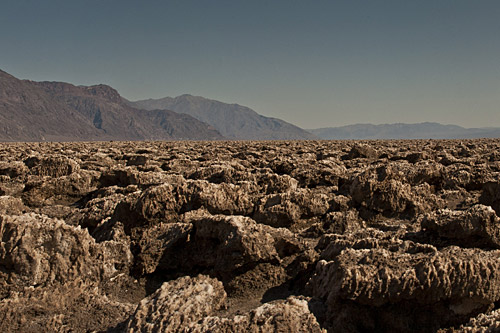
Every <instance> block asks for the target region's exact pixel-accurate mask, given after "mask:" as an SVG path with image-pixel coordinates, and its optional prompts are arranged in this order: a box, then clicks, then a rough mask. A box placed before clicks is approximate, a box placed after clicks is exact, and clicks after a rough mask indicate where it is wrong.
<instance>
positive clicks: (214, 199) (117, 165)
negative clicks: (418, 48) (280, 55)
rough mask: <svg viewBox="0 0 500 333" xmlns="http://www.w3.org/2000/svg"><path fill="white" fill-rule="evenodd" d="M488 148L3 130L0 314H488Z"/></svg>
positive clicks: (266, 319)
mask: <svg viewBox="0 0 500 333" xmlns="http://www.w3.org/2000/svg"><path fill="white" fill-rule="evenodd" d="M499 150H500V140H498V139H489V140H462V141H456V140H455V141H454V140H419V141H396V140H393V141H363V142H350V141H341V142H340V141H302V142H299V141H289V142H285V141H281V142H280V141H275V142H250V141H241V142H93V143H56V142H53V143H23V144H16V143H9V144H3V145H2V146H1V147H0V330H1V331H23V332H44V331H45V332H52V331H61V332H88V331H98V332H104V331H111V332H124V331H128V332H153V331H162V330H163V331H179V332H248V331H251V332H321V331H324V330H326V331H330V332H359V331H378V332H394V331H398V332H436V331H438V330H443V331H450V332H451V331H453V330H459V331H471V332H472V331H495V330H496V329H497V328H498V306H499V304H500V274H499V272H500V267H499V265H500V264H499V263H500V252H499V251H500V218H499V212H500V204H499V203H500V194H499V193H500V191H499V189H500V187H499V179H500V154H498V153H497V152H498V151H499Z"/></svg>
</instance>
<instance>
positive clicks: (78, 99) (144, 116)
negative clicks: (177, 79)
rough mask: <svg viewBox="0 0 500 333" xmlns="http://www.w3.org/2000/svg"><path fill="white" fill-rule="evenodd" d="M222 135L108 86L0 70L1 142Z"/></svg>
mask: <svg viewBox="0 0 500 333" xmlns="http://www.w3.org/2000/svg"><path fill="white" fill-rule="evenodd" d="M171 139H191V140H218V139H224V137H223V136H222V135H221V134H220V133H219V132H218V131H217V130H216V129H214V128H213V127H211V126H210V125H207V124H205V123H203V122H201V121H199V120H197V119H195V118H193V117H190V116H189V115H186V114H179V113H176V112H173V111H169V110H140V109H136V108H133V107H131V106H130V105H128V103H127V102H126V101H125V100H124V99H123V98H122V97H121V96H120V95H119V94H118V92H117V91H116V90H115V89H113V88H111V87H109V86H106V85H95V86H90V87H86V86H75V85H72V84H69V83H63V82H34V81H29V80H19V79H17V78H15V77H13V76H12V75H9V74H7V73H5V72H3V71H0V140H1V141H82V140H85V141H92V140H171Z"/></svg>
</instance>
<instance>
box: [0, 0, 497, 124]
mask: <svg viewBox="0 0 500 333" xmlns="http://www.w3.org/2000/svg"><path fill="white" fill-rule="evenodd" d="M0 69H2V70H4V71H6V72H8V73H10V74H12V75H14V76H16V77H18V78H22V79H30V80H34V81H64V82H70V83H73V84H77V85H93V84H99V83H104V84H109V85H111V86H112V87H114V88H115V89H117V90H118V92H119V93H120V94H121V95H122V96H124V97H125V98H127V99H129V100H139V99H147V98H162V97H165V96H178V95H181V94H192V95H197V96H204V97H207V98H211V99H216V100H220V101H223V102H228V103H237V104H241V105H245V106H248V107H250V108H252V109H254V110H255V111H257V112H258V113H260V114H263V115H266V116H271V117H277V118H281V119H284V120H286V121H289V122H291V123H294V124H296V125H298V126H300V127H303V128H319V127H330V126H332V127H333V126H342V125H348V124H354V123H373V124H383V123H398V122H403V123H417V122H425V121H431V122H440V123H443V124H456V125H461V126H464V127H486V126H497V127H500V1H498V0H418V1H415V0H377V1H374V0H339V1H336V0H328V1H322V0H318V1H315V0H311V1H304V0H302V1H296V0H274V1H273V0H266V1H261V0H246V1H244V0H230V1H229V0H228V1H219V0H211V1H207V0H199V1H194V0H178V1H168V0H164V1H148V0H145V1H138V0H136V1H129V0H120V1H117V0H99V1H97V0H85V1H84V0H81V1H76V0H64V1H59V0H46V1H39V0H36V1H28V0H2V1H1V2H0Z"/></svg>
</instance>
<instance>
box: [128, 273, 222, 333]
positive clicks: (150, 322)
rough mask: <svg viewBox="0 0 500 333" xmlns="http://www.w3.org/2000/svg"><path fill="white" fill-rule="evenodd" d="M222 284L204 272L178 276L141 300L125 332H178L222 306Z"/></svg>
mask: <svg viewBox="0 0 500 333" xmlns="http://www.w3.org/2000/svg"><path fill="white" fill-rule="evenodd" d="M225 300H226V293H225V291H224V288H223V286H222V283H220V282H219V281H217V279H212V278H209V277H207V276H204V275H199V276H197V277H195V278H191V277H187V276H186V277H182V278H179V279H177V280H174V281H170V282H165V283H163V285H162V286H161V287H160V288H159V289H158V290H157V291H155V292H154V293H153V294H151V295H150V296H149V297H147V298H145V299H143V300H142V301H141V302H140V303H139V305H138V306H137V308H136V310H135V312H134V313H133V314H132V315H131V316H130V318H129V319H128V320H127V321H126V322H125V325H124V331H126V332H180V331H182V330H184V329H185V328H186V327H187V326H188V325H190V324H194V323H196V322H197V321H199V320H201V319H203V318H205V317H206V316H209V315H211V314H212V313H213V312H214V311H217V310H218V309H219V308H221V307H222V306H223V305H224V302H225Z"/></svg>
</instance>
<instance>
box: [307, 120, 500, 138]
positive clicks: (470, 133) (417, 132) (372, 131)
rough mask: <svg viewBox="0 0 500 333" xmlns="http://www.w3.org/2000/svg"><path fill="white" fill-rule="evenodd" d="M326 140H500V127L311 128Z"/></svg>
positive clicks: (356, 125) (360, 126) (435, 124)
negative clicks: (498, 138)
mask: <svg viewBox="0 0 500 333" xmlns="http://www.w3.org/2000/svg"><path fill="white" fill-rule="evenodd" d="M309 131H310V132H311V133H313V134H315V135H317V136H318V137H320V138H321V139H323V140H374V139H473V138H497V137H500V128H495V127H484V128H464V127H461V126H456V125H442V124H439V123H431V122H425V123H418V124H402V123H397V124H382V125H372V124H355V125H347V126H341V127H326V128H318V129H310V130H309Z"/></svg>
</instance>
